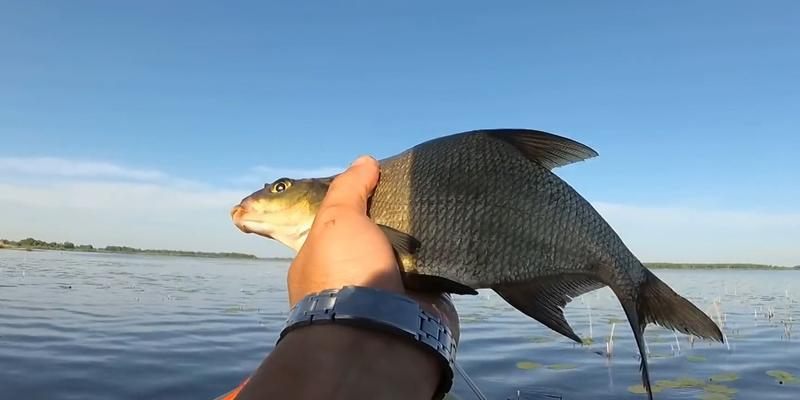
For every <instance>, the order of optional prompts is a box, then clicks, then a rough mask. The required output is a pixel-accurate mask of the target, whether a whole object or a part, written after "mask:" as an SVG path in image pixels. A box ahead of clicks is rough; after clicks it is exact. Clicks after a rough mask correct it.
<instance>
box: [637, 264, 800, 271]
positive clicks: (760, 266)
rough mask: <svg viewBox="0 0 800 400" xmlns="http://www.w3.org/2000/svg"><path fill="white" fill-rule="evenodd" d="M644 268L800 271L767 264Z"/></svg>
mask: <svg viewBox="0 0 800 400" xmlns="http://www.w3.org/2000/svg"><path fill="white" fill-rule="evenodd" d="M644 266H645V267H647V268H652V269H752V270H763V269H777V270H790V269H798V270H800V265H798V266H795V267H794V268H789V267H781V266H780V265H767V264H684V263H644Z"/></svg>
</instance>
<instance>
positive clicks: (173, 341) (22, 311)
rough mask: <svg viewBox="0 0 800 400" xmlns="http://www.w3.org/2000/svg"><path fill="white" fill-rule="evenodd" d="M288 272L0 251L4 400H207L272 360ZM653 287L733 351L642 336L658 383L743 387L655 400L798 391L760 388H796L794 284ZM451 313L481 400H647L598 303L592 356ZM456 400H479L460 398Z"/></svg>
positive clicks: (544, 333)
mask: <svg viewBox="0 0 800 400" xmlns="http://www.w3.org/2000/svg"><path fill="white" fill-rule="evenodd" d="M287 267H288V264H287V263H284V262H267V261H240V260H221V259H199V258H178V257H154V256H124V255H107V254H88V253H86V254H83V253H63V252H21V251H8V250H1V251H0V399H5V398H9V399H12V398H24V399H48V400H49V399H86V400H90V399H211V398H213V397H215V396H216V395H218V394H220V393H222V392H225V391H227V390H229V389H230V388H232V387H233V386H235V385H236V384H238V382H240V381H241V380H242V379H243V378H244V377H246V376H247V375H248V374H249V373H250V372H252V371H253V369H254V368H256V366H257V365H258V364H259V362H260V361H261V360H262V358H263V357H264V355H266V354H267V353H268V352H269V351H270V350H271V349H272V346H273V343H274V342H275V340H276V338H277V335H278V332H279V329H280V328H281V325H282V323H283V320H284V318H285V317H286V304H287V300H286V292H285V287H284V285H285V284H284V282H285V273H286V269H287ZM656 273H657V274H658V275H659V276H660V277H661V278H662V279H664V280H665V281H666V282H668V283H669V284H670V285H671V286H672V287H673V288H675V289H676V290H677V291H678V292H680V293H682V294H684V295H685V296H686V297H688V298H689V299H691V300H692V301H694V302H695V304H697V305H698V306H699V307H700V308H701V309H703V310H705V311H706V312H708V313H709V314H710V315H712V316H714V318H715V320H722V321H723V322H724V325H725V332H726V334H727V336H728V338H729V346H726V345H722V344H717V343H714V344H712V343H705V342H700V341H695V342H694V343H692V342H691V340H690V338H688V337H687V336H685V335H681V334H679V335H673V334H672V333H671V332H670V331H666V330H663V329H660V328H658V327H652V326H651V327H650V328H649V329H648V331H647V335H646V336H647V339H648V347H649V351H650V357H651V375H652V379H653V381H654V382H655V381H657V380H675V379H677V378H681V377H689V378H694V379H698V380H703V381H707V380H708V378H709V377H711V376H713V375H715V374H721V373H735V377H736V378H738V379H736V380H734V381H730V382H721V384H723V385H726V388H719V387H713V386H712V387H709V386H706V387H705V388H702V387H692V388H684V389H675V388H670V389H665V390H664V391H662V392H661V393H658V394H656V398H657V399H695V398H697V399H704V398H705V399H711V400H715V399H716V400H724V399H792V400H796V399H800V384H790V383H784V384H781V383H779V382H778V380H777V379H775V378H773V377H771V376H769V375H767V373H766V372H767V371H770V370H782V371H786V372H788V373H792V374H794V375H795V376H800V327H792V324H794V323H795V321H796V320H797V319H798V318H800V303H799V302H798V301H800V272H795V271H786V272H784V271H667V270H657V271H656ZM457 305H458V308H459V312H460V314H461V316H462V343H461V348H460V351H459V362H460V363H461V364H462V365H463V367H464V368H465V369H466V370H467V372H468V373H469V375H470V376H471V377H472V379H473V380H474V381H475V382H476V383H477V384H478V386H480V388H481V389H482V390H483V391H484V393H485V395H486V396H487V397H488V398H489V399H507V398H511V399H516V398H517V393H518V392H519V398H521V399H545V398H550V397H547V395H555V396H562V397H563V398H564V399H587V398H591V399H602V400H605V399H609V400H610V399H644V398H645V396H643V395H640V394H634V393H631V392H630V391H629V387H630V386H631V385H635V384H637V383H638V382H639V371H638V364H639V361H638V359H637V353H636V350H635V346H634V345H633V341H632V336H631V334H630V329H629V328H628V327H627V323H626V322H622V318H624V316H623V314H622V310H621V308H620V307H619V304H618V303H617V302H616V300H615V299H614V298H613V297H612V295H611V292H610V291H608V290H607V289H604V290H600V291H597V292H593V293H590V294H588V295H585V296H582V297H580V298H578V299H576V300H574V301H573V302H572V303H571V304H570V306H569V307H568V308H567V318H568V320H569V321H570V323H571V324H572V326H573V327H574V329H575V331H576V332H578V334H579V335H581V336H584V337H587V338H591V339H592V341H593V343H592V344H590V345H588V346H579V345H575V344H573V343H572V342H571V341H569V340H568V339H566V338H562V337H560V336H558V335H557V334H555V333H553V332H551V331H549V330H548V329H547V328H545V327H543V326H542V325H540V324H539V323H537V322H535V321H533V320H531V319H529V318H527V317H525V316H523V315H522V314H520V313H518V312H517V311H515V310H514V309H512V308H511V307H510V306H508V305H506V304H505V303H504V302H503V301H502V299H500V298H499V297H498V296H497V295H495V294H494V293H493V292H491V291H481V293H480V295H478V296H471V297H466V296H463V297H459V298H457ZM770 311H772V317H771V318H770ZM615 324H616V325H615ZM613 325H615V328H614V338H613V341H614V348H613V355H612V357H610V358H608V357H606V355H605V352H606V341H607V337H608V336H609V335H610V332H611V329H612V326H613ZM792 333H794V334H795V335H796V336H797V338H794V339H793V338H791V334H792ZM798 382H799V383H800V378H798ZM456 392H457V394H458V395H459V397H460V398H462V399H473V398H475V397H474V396H473V395H472V394H471V393H470V391H469V390H468V389H467V388H466V385H465V384H464V383H463V382H457V386H456ZM719 392H727V393H729V394H720V393H719Z"/></svg>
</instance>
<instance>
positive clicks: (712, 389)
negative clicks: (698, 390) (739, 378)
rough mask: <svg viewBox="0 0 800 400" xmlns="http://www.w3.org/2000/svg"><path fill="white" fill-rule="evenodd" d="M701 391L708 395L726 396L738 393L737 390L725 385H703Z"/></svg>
mask: <svg viewBox="0 0 800 400" xmlns="http://www.w3.org/2000/svg"><path fill="white" fill-rule="evenodd" d="M703 390H705V391H706V392H709V393H719V394H726V395H732V394H735V393H736V392H738V391H739V390H737V389H734V388H732V387H730V386H725V385H705V386H703Z"/></svg>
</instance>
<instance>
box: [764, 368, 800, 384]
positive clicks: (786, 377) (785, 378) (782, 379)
mask: <svg viewBox="0 0 800 400" xmlns="http://www.w3.org/2000/svg"><path fill="white" fill-rule="evenodd" d="M767 375H769V376H771V377H773V378H775V380H777V381H778V383H780V384H784V383H789V384H800V378H798V377H796V376H794V374H792V373H791V372H786V371H781V370H778V369H772V370H769V371H767Z"/></svg>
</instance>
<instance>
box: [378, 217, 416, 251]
mask: <svg viewBox="0 0 800 400" xmlns="http://www.w3.org/2000/svg"><path fill="white" fill-rule="evenodd" d="M378 228H381V230H382V231H383V234H384V235H386V238H387V239H389V243H391V244H392V247H394V250H395V251H396V252H397V253H398V255H399V256H403V255H405V254H409V255H410V254H414V253H416V252H417V249H418V248H419V246H420V242H419V240H417V238H415V237H413V236H411V235H409V234H407V233H403V232H400V231H398V230H397V229H394V228H392V227H390V226H386V225H380V224H379V225H378Z"/></svg>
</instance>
